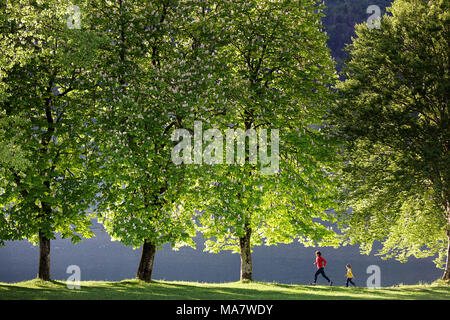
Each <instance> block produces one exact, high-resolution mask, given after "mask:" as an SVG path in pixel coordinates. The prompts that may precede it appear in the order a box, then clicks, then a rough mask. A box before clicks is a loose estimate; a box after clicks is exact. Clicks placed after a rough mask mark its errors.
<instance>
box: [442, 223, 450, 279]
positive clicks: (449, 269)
mask: <svg viewBox="0 0 450 320" xmlns="http://www.w3.org/2000/svg"><path fill="white" fill-rule="evenodd" d="M447 242H448V247H447V262H446V263H445V271H444V274H443V275H442V279H443V280H450V262H449V256H450V230H447Z"/></svg>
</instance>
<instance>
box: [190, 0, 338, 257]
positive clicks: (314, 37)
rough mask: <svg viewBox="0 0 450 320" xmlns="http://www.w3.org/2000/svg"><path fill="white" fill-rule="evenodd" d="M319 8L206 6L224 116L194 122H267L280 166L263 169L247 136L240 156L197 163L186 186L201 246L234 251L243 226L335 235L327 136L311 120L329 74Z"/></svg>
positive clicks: (278, 239)
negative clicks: (221, 71)
mask: <svg viewBox="0 0 450 320" xmlns="http://www.w3.org/2000/svg"><path fill="white" fill-rule="evenodd" d="M321 8H322V7H321V5H319V4H317V2H316V1H302V2H284V1H275V2H274V1H226V2H223V3H221V5H220V6H217V7H216V10H213V11H212V12H211V19H213V20H215V21H216V22H217V26H216V28H215V30H216V31H215V32H216V33H217V35H216V36H215V39H219V40H222V41H223V42H221V46H220V48H218V53H217V55H218V56H219V57H220V59H222V61H223V62H222V64H223V65H225V66H226V68H227V73H226V74H227V76H226V77H227V80H226V83H227V84H228V85H229V86H228V87H227V90H228V92H227V105H224V106H223V109H224V114H223V116H220V117H216V118H213V119H212V120H211V123H210V124H204V128H203V129H204V130H206V129H208V128H217V129H219V130H220V131H221V132H224V131H225V130H226V129H230V128H233V129H241V130H243V131H246V130H248V129H253V130H255V131H256V132H257V133H258V135H259V136H260V135H261V133H262V131H261V130H262V129H267V130H268V133H267V136H268V137H269V136H271V137H272V138H270V139H269V140H271V141H272V142H273V139H274V136H272V135H271V134H272V133H273V130H274V129H279V138H280V153H279V158H280V160H279V161H280V167H279V170H278V168H277V170H276V172H271V173H269V174H267V172H266V173H264V171H263V169H262V168H263V167H265V165H266V164H264V163H263V162H262V161H261V158H260V156H258V160H257V162H255V163H251V162H250V161H249V160H250V156H249V148H248V145H247V147H246V148H247V149H246V157H245V164H242V165H238V164H234V165H229V164H225V163H226V161H225V157H226V155H225V154H223V157H224V161H223V163H224V164H215V165H213V166H208V165H203V166H202V169H201V174H200V178H199V179H197V180H196V182H197V184H195V185H194V187H193V188H192V191H193V192H192V196H193V197H195V196H196V197H197V198H198V199H199V203H198V204H195V207H196V209H197V210H199V211H200V214H199V217H198V220H199V222H200V225H201V231H202V232H203V235H204V237H205V238H209V240H208V241H207V242H206V250H208V251H211V252H218V251H220V250H233V251H234V252H239V251H241V250H242V248H240V242H239V239H240V238H243V237H245V236H246V235H248V232H249V231H251V246H253V245H261V244H263V243H264V244H266V245H276V244H277V243H289V242H292V241H293V240H294V239H298V240H299V241H301V242H302V243H305V244H309V245H312V244H316V243H320V242H322V243H323V244H334V245H336V244H337V242H336V239H335V237H334V232H332V230H331V229H329V228H327V227H326V226H325V225H324V224H323V221H327V220H328V221H332V217H331V215H330V214H329V213H328V212H326V211H325V210H326V209H328V208H330V207H332V206H333V204H334V202H333V196H334V195H335V193H334V192H335V191H336V189H335V188H334V186H335V185H334V183H333V181H332V177H331V174H330V172H332V170H331V167H332V164H333V152H332V150H333V148H336V141H334V140H333V139H332V138H331V137H330V136H327V135H324V134H322V132H321V131H320V130H319V129H318V128H319V127H320V125H322V118H321V116H322V115H323V114H324V113H325V111H324V110H325V109H326V108H327V104H328V103H329V101H330V96H329V94H330V92H329V90H328V88H327V84H328V83H331V82H333V80H334V76H335V72H334V70H333V64H332V62H331V59H330V56H329V51H328V48H327V47H326V45H325V40H326V38H325V34H324V33H323V32H321V31H322V26H321V25H320V23H319V21H320V18H321V16H322V14H321V13H320V12H321ZM269 145H270V143H269ZM261 147H262V146H261V145H259V148H260V149H261ZM233 148H234V151H235V154H236V148H237V147H236V146H235V147H233ZM260 149H258V152H259V151H260ZM269 149H270V150H271V152H272V156H277V155H276V154H274V152H275V150H274V146H273V145H272V147H270V148H269ZM330 154H331V156H330Z"/></svg>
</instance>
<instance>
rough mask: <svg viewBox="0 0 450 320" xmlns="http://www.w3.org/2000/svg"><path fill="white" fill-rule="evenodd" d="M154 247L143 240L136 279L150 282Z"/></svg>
mask: <svg viewBox="0 0 450 320" xmlns="http://www.w3.org/2000/svg"><path fill="white" fill-rule="evenodd" d="M155 252H156V246H155V245H153V244H152V243H150V242H149V241H147V240H144V245H143V246H142V254H141V261H140V262H139V268H138V272H137V276H136V277H137V278H138V279H139V280H142V281H146V282H150V281H151V280H152V272H153V261H154V260H155Z"/></svg>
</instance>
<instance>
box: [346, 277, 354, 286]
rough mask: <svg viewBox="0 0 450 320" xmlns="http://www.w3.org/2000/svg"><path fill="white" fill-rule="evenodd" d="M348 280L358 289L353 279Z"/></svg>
mask: <svg viewBox="0 0 450 320" xmlns="http://www.w3.org/2000/svg"><path fill="white" fill-rule="evenodd" d="M348 280H349V281H350V283H351V284H352V285H353V286H354V287H356V284H355V283H354V282H353V279H352V278H349V279H348Z"/></svg>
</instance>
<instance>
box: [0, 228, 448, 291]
mask: <svg viewBox="0 0 450 320" xmlns="http://www.w3.org/2000/svg"><path fill="white" fill-rule="evenodd" d="M93 229H94V231H95V233H96V237H95V238H91V239H84V240H83V241H82V242H80V243H78V244H77V245H73V244H72V243H71V242H70V240H62V239H56V240H53V241H52V242H51V258H50V259H51V275H52V278H53V279H58V280H66V279H67V278H68V277H69V274H67V273H66V269H67V267H68V266H69V265H77V266H79V267H80V270H81V280H108V281H118V280H123V279H130V278H135V276H136V271H137V267H138V263H139V258H140V253H141V252H140V249H137V250H133V249H132V248H131V247H127V246H124V245H122V244H121V243H120V242H116V241H110V237H109V236H108V234H107V233H106V232H105V231H104V230H103V229H102V227H101V225H98V224H95V225H94V227H93ZM197 243H198V246H197V249H196V250H194V249H191V248H181V249H180V250H179V251H173V250H172V249H171V248H170V246H164V247H163V249H162V250H158V251H157V252H156V257H155V264H154V270H153V278H154V279H157V280H185V281H198V282H230V281H238V280H239V267H240V259H239V255H238V254H232V253H230V252H222V253H219V254H211V253H205V252H203V248H204V246H203V240H202V238H200V237H199V238H198V239H197ZM318 249H320V250H321V251H322V253H323V257H324V258H325V259H326V260H327V261H328V264H327V267H326V273H327V275H328V276H329V277H330V278H331V280H332V281H333V282H334V284H335V285H344V284H345V273H346V269H345V265H346V264H347V263H349V264H351V265H352V271H353V274H354V276H355V282H356V284H357V285H358V286H366V281H367V279H368V277H369V276H370V274H367V273H366V270H367V267H368V266H370V265H377V266H379V267H380V271H381V286H391V285H395V284H399V283H403V284H416V283H418V282H432V281H434V280H436V279H437V278H439V277H440V276H441V274H442V271H441V270H439V269H437V268H436V267H435V266H434V264H433V262H432V260H433V258H429V259H420V260H419V259H410V260H409V261H408V262H407V263H400V262H397V261H395V260H387V261H385V260H382V259H381V258H380V257H378V256H375V255H374V254H371V255H369V256H366V255H361V254H360V253H359V249H358V247H356V246H347V247H341V248H338V249H334V248H328V247H326V248H312V247H309V248H305V247H304V246H303V245H301V244H299V243H293V244H289V245H278V246H273V247H256V248H254V251H253V255H252V257H253V276H254V280H256V281H265V282H278V283H287V284H309V283H310V282H311V281H312V279H313V276H314V272H315V270H316V269H315V268H316V267H315V266H314V265H313V262H314V251H315V250H318ZM37 262H38V247H34V246H33V245H32V244H30V243H29V242H27V241H14V242H7V243H6V246H5V247H2V248H0V282H18V281H23V280H30V279H33V278H35V277H36V274H37ZM318 282H319V284H325V280H323V279H320V278H319V281H318Z"/></svg>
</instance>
